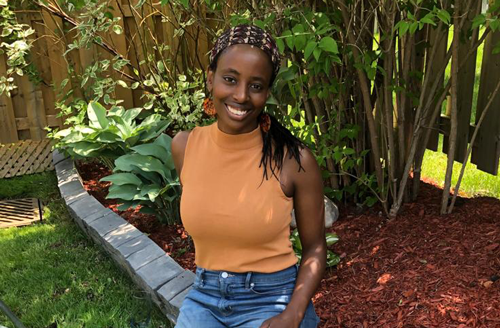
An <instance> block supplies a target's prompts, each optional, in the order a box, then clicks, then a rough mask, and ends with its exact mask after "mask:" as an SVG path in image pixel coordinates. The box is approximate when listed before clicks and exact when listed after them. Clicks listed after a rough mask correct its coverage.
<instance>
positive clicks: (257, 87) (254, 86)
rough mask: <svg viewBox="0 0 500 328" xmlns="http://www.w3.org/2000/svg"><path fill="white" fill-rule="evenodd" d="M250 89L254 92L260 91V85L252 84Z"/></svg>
mask: <svg viewBox="0 0 500 328" xmlns="http://www.w3.org/2000/svg"><path fill="white" fill-rule="evenodd" d="M252 89H254V90H256V91H261V90H262V85H260V84H252Z"/></svg>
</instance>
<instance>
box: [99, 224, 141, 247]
mask: <svg viewBox="0 0 500 328" xmlns="http://www.w3.org/2000/svg"><path fill="white" fill-rule="evenodd" d="M142 234H143V233H142V232H141V231H140V230H139V229H137V228H136V227H134V226H133V225H131V224H126V225H123V226H121V227H120V228H118V229H115V230H113V231H110V232H109V233H108V234H106V235H105V236H104V240H106V241H107V242H108V244H109V245H110V246H111V247H112V250H111V251H112V252H118V247H120V246H121V245H122V244H125V243H126V242H128V241H130V240H132V239H134V238H137V237H139V236H140V235H142Z"/></svg>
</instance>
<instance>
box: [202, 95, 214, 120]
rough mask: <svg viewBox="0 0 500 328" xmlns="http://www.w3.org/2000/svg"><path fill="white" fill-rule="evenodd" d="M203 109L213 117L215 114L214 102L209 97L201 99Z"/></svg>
mask: <svg viewBox="0 0 500 328" xmlns="http://www.w3.org/2000/svg"><path fill="white" fill-rule="evenodd" d="M203 111H204V112H205V114H207V115H208V116H210V117H214V116H215V114H216V112H215V105H214V102H213V100H212V99H210V98H209V97H207V98H205V100H204V101H203Z"/></svg>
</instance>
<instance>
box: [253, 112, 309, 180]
mask: <svg viewBox="0 0 500 328" xmlns="http://www.w3.org/2000/svg"><path fill="white" fill-rule="evenodd" d="M261 115H262V113H261ZM268 115H269V114H268ZM269 117H270V118H271V127H270V128H269V131H268V132H264V131H262V130H261V132H262V140H263V146H262V158H261V159H260V164H259V167H262V166H263V167H264V174H263V177H262V180H264V179H266V180H269V172H268V170H267V169H268V167H269V169H270V170H271V175H272V176H274V177H275V178H276V179H277V180H279V178H278V176H277V174H276V173H277V172H280V171H281V169H282V168H283V161H284V156H285V147H286V149H287V150H288V152H287V155H288V158H292V157H293V158H294V159H295V160H296V161H297V163H298V164H299V172H300V170H302V171H305V170H304V168H303V167H302V164H301V163H300V150H301V149H302V148H304V147H305V146H304V143H303V142H302V141H300V140H299V139H297V138H296V137H294V136H293V134H292V133H291V132H290V131H289V130H288V129H287V128H285V127H284V126H283V125H281V124H280V123H279V122H278V120H277V119H276V118H275V117H274V116H272V115H269ZM259 119H260V116H259Z"/></svg>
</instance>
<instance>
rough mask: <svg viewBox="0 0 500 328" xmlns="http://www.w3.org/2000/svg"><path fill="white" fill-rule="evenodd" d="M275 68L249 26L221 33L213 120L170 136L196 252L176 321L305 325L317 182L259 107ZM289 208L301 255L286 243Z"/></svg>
mask: <svg viewBox="0 0 500 328" xmlns="http://www.w3.org/2000/svg"><path fill="white" fill-rule="evenodd" d="M279 68H280V58H279V53H278V50H277V48H276V44H275V42H274V40H273V39H272V37H271V36H270V35H269V34H268V33H267V32H265V31H263V30H262V29H260V28H258V27H256V26H248V25H240V26H237V27H235V28H232V29H231V30H229V31H226V32H225V33H224V34H223V35H222V36H221V37H219V39H218V40H217V42H216V43H215V46H214V49H213V50H212V52H211V54H210V67H209V70H208V78H207V87H208V90H209V91H210V92H211V94H212V98H213V99H212V102H213V107H214V108H215V113H216V115H217V122H216V123H214V124H212V125H211V126H207V127H197V128H195V129H194V130H192V131H183V132H180V133H178V134H177V135H176V137H175V138H174V139H173V141H172V155H173V157H174V162H175V166H176V169H177V171H178V173H179V176H180V178H181V183H182V186H183V194H182V198H181V218H182V221H183V224H184V226H185V228H186V230H187V231H188V232H189V233H190V234H191V236H192V237H193V241H194V244H195V248H196V259H195V262H196V265H197V270H196V281H195V283H194V286H193V289H192V290H191V291H190V292H189V293H188V295H187V296H186V299H185V301H184V303H183V305H182V307H181V311H180V315H179V318H178V322H177V326H176V327H179V328H187V327H204V328H216V327H240V328H254V327H256V328H258V327H262V328H267V327H273V328H279V327H283V328H285V327H286V328H298V327H302V328H309V327H316V326H317V324H318V321H319V320H318V317H317V316H316V314H315V312H314V308H313V306H312V303H311V297H312V296H313V294H314V292H315V290H316V288H317V287H318V285H319V282H320V280H321V277H322V275H323V272H324V269H325V262H326V243H325V237H324V236H325V234H324V226H323V218H324V205H323V186H322V180H321V174H320V170H319V167H318V165H317V163H316V161H315V159H314V156H313V155H312V153H311V152H310V151H309V150H308V149H307V148H306V147H305V146H304V145H303V144H302V142H300V141H299V140H298V139H296V138H295V137H294V136H292V134H291V133H290V132H289V131H288V130H287V129H285V128H284V127H283V126H281V124H279V122H278V121H277V120H276V119H275V118H274V117H272V116H270V115H269V114H266V113H264V112H263V111H264V107H265V104H266V100H267V98H268V97H269V95H270V88H271V85H272V83H273V81H274V78H275V77H276V74H277V72H278V70H279ZM292 209H294V210H295V213H296V218H297V227H298V230H299V234H300V239H301V242H302V246H303V247H302V250H303V253H302V259H301V263H300V266H297V265H296V263H297V258H296V256H295V254H294V251H293V249H292V247H291V243H290V239H289V237H290V228H289V226H290V221H291V211H292Z"/></svg>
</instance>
